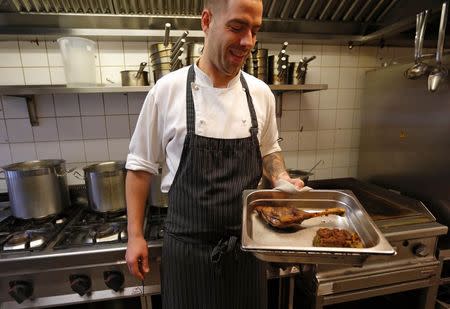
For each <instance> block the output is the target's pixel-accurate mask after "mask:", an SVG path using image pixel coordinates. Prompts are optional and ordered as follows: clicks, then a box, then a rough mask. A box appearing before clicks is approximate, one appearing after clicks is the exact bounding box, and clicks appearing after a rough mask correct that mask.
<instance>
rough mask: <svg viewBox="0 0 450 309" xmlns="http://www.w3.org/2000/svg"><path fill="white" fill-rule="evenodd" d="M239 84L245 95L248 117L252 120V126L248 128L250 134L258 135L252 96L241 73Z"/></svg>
mask: <svg viewBox="0 0 450 309" xmlns="http://www.w3.org/2000/svg"><path fill="white" fill-rule="evenodd" d="M240 74H241V84H242V87H244V90H245V95H246V96H247V104H248V109H249V110H250V117H251V119H252V126H251V128H250V134H252V135H254V134H258V121H257V120H256V119H257V118H256V112H255V107H254V106H253V100H252V96H251V95H250V90H249V89H248V85H247V81H246V80H245V78H244V74H243V73H242V72H241V73H240Z"/></svg>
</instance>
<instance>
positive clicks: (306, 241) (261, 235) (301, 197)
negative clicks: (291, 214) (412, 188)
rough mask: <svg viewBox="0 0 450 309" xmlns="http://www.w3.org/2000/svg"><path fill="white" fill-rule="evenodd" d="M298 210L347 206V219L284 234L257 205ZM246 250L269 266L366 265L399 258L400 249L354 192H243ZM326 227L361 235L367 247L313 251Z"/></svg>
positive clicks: (309, 223)
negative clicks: (381, 257) (384, 258)
mask: <svg viewBox="0 0 450 309" xmlns="http://www.w3.org/2000/svg"><path fill="white" fill-rule="evenodd" d="M267 204H270V205H271V206H274V207H276V206H293V207H297V208H299V209H301V210H304V211H307V212H316V211H322V210H324V209H326V208H331V207H343V208H345V209H346V213H345V216H343V217H341V216H337V215H329V216H325V217H316V218H312V219H308V220H305V221H303V222H302V224H301V225H300V226H299V228H298V229H297V228H294V229H288V230H280V229H276V228H273V227H271V226H269V225H268V224H267V223H266V222H265V221H264V220H263V219H262V218H261V217H260V216H259V215H258V214H257V213H256V211H254V207H255V206H258V205H267ZM243 206H244V207H243V218H242V240H241V242H242V249H243V250H245V251H250V252H252V253H253V254H254V255H255V256H256V257H257V258H259V259H261V260H264V261H267V262H279V263H309V264H351V265H362V263H363V262H364V260H365V259H366V258H367V257H368V256H369V255H375V254H383V255H394V254H396V252H395V250H394V249H393V248H392V246H391V245H390V244H389V242H388V241H387V240H386V238H385V237H384V236H383V234H382V233H381V232H380V230H379V229H378V228H377V226H376V225H375V224H374V222H373V221H372V219H371V218H370V216H369V215H368V214H367V212H366V211H365V210H364V208H363V207H362V205H361V204H360V203H359V201H358V200H357V198H356V197H355V195H354V194H353V193H352V192H351V191H349V190H342V191H341V190H312V191H308V192H299V193H286V192H281V191H277V190H246V191H244V192H243ZM321 227H328V228H339V229H347V230H349V231H354V232H357V233H358V235H359V236H360V238H361V240H362V241H363V243H364V248H335V247H314V246H313V245H312V242H313V238H314V236H315V235H316V231H317V230H318V229H319V228H321Z"/></svg>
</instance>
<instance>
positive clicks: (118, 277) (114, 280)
mask: <svg viewBox="0 0 450 309" xmlns="http://www.w3.org/2000/svg"><path fill="white" fill-rule="evenodd" d="M103 279H104V280H105V284H106V286H107V287H109V288H110V289H113V290H114V291H116V292H118V291H119V290H121V289H122V286H123V283H124V281H125V278H124V277H123V274H122V273H121V272H120V271H115V270H112V271H105V272H104V273H103Z"/></svg>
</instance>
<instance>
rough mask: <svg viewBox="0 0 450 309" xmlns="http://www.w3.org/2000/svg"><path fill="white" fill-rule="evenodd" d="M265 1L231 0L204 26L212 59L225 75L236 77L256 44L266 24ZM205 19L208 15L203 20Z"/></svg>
mask: <svg viewBox="0 0 450 309" xmlns="http://www.w3.org/2000/svg"><path fill="white" fill-rule="evenodd" d="M262 11H263V8H262V1H258V0H229V1H228V4H223V5H221V6H220V8H218V9H216V10H215V11H214V12H211V11H209V15H210V19H209V24H208V23H206V25H203V30H204V31H205V33H206V37H205V44H206V45H207V49H208V57H209V60H210V62H211V63H212V64H213V66H214V67H215V68H216V69H217V70H218V71H219V72H221V73H223V74H225V75H228V76H230V75H231V76H232V75H236V74H237V72H238V71H239V70H240V69H241V67H242V65H243V64H244V61H245V59H246V58H247V56H248V55H249V53H250V51H251V49H252V48H253V46H254V45H255V42H256V32H257V31H258V30H259V28H260V27H261V23H262ZM202 18H204V14H203V17H202Z"/></svg>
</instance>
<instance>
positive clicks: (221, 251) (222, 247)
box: [210, 236, 239, 274]
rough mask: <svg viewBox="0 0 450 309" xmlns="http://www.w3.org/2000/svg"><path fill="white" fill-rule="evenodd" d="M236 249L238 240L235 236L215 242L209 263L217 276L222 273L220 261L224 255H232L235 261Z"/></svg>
mask: <svg viewBox="0 0 450 309" xmlns="http://www.w3.org/2000/svg"><path fill="white" fill-rule="evenodd" d="M238 248H239V246H238V238H237V237H236V236H230V238H222V239H220V240H219V241H218V242H217V245H216V246H215V247H214V248H213V250H212V252H211V255H210V259H211V262H212V263H213V264H214V265H215V266H216V273H217V274H220V272H221V271H222V260H223V257H224V256H225V255H226V254H230V253H233V254H234V258H235V259H237V249H238Z"/></svg>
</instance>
